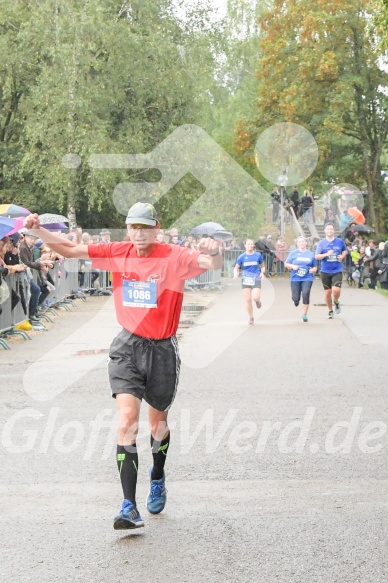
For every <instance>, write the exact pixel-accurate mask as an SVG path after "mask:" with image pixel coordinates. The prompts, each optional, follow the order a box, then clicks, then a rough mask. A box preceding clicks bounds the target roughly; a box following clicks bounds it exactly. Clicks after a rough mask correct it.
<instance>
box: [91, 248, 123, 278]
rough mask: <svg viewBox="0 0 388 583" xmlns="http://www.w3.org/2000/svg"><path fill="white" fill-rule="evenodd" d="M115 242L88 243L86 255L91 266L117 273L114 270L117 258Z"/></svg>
mask: <svg viewBox="0 0 388 583" xmlns="http://www.w3.org/2000/svg"><path fill="white" fill-rule="evenodd" d="M117 246H118V243H117V242H113V243H90V244H89V245H88V254H89V257H90V259H91V260H92V266H93V267H95V268H97V269H103V270H105V271H118V269H117V267H116V269H115V264H116V262H117V260H116V261H115V258H117V256H118V253H117Z"/></svg>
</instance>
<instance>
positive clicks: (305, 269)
mask: <svg viewBox="0 0 388 583" xmlns="http://www.w3.org/2000/svg"><path fill="white" fill-rule="evenodd" d="M308 271H309V270H308V267H299V268H298V270H297V272H296V275H299V277H304V276H305V275H307V273H308Z"/></svg>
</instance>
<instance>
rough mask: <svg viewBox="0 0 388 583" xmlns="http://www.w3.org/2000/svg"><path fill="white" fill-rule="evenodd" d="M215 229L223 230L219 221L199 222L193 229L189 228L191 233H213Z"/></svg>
mask: <svg viewBox="0 0 388 583" xmlns="http://www.w3.org/2000/svg"><path fill="white" fill-rule="evenodd" d="M217 231H225V229H224V227H223V226H222V225H220V224H219V223H212V222H210V223H201V224H200V225H198V226H197V227H194V229H191V231H190V233H191V235H208V236H210V235H214V233H216V232H217Z"/></svg>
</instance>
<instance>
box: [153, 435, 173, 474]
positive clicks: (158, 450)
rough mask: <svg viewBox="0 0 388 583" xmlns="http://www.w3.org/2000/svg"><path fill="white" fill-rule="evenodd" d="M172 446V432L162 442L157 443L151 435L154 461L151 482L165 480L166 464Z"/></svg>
mask: <svg viewBox="0 0 388 583" xmlns="http://www.w3.org/2000/svg"><path fill="white" fill-rule="evenodd" d="M169 445H170V432H168V435H167V436H166V437H165V438H164V439H163V440H162V441H155V439H154V438H153V437H152V435H151V448H152V457H153V459H154V465H153V468H152V472H151V480H160V479H161V478H163V469H164V464H165V463H166V457H167V452H168V448H169Z"/></svg>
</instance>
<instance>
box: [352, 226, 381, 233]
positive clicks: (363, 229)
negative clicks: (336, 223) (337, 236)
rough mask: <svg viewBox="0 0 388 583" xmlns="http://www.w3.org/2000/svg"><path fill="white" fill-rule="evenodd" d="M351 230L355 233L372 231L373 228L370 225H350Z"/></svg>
mask: <svg viewBox="0 0 388 583" xmlns="http://www.w3.org/2000/svg"><path fill="white" fill-rule="evenodd" d="M350 230H351V231H355V232H356V233H374V232H375V230H374V229H372V227H368V225H352V226H351V227H350Z"/></svg>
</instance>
